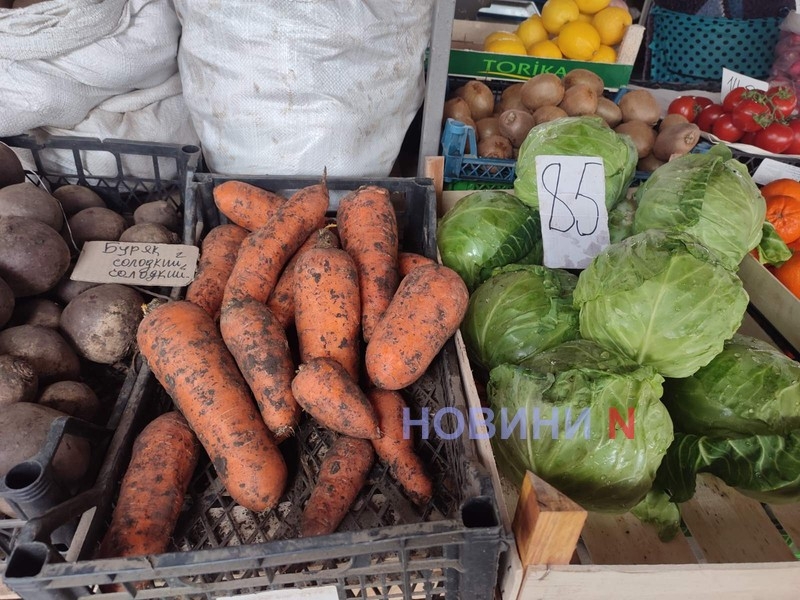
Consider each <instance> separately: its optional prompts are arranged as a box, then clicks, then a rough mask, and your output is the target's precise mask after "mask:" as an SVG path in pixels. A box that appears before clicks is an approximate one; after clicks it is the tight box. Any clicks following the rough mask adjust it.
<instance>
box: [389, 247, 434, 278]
mask: <svg viewBox="0 0 800 600" xmlns="http://www.w3.org/2000/svg"><path fill="white" fill-rule="evenodd" d="M435 264H436V261H435V260H433V259H432V258H428V257H427V256H422V254H417V253H415V252H400V253H399V254H398V255H397V268H398V269H399V270H400V278H401V279H402V278H403V277H405V276H406V275H408V274H409V273H410V272H411V269H416V268H417V267H421V266H422V265H435Z"/></svg>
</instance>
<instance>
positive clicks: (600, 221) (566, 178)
mask: <svg viewBox="0 0 800 600" xmlns="http://www.w3.org/2000/svg"><path fill="white" fill-rule="evenodd" d="M536 185H537V188H538V194H539V214H540V216H541V219H542V242H543V245H544V265H545V266H546V267H552V268H563V269H583V268H585V267H586V266H588V265H589V263H590V262H591V261H592V259H593V258H594V257H595V256H597V255H598V254H599V253H600V251H601V250H603V248H605V247H606V246H608V244H609V234H608V211H607V210H606V202H605V198H606V179H605V170H604V168H603V159H602V158H601V157H599V156H551V155H543V156H537V157H536Z"/></svg>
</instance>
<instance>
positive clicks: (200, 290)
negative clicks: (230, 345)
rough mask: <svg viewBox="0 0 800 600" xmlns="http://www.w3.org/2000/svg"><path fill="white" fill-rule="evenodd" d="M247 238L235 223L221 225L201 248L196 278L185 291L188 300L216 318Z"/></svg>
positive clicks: (243, 229)
mask: <svg viewBox="0 0 800 600" xmlns="http://www.w3.org/2000/svg"><path fill="white" fill-rule="evenodd" d="M246 237H247V230H246V229H245V228H243V227H239V226H238V225H232V224H226V225H220V226H218V227H215V228H214V229H212V230H211V231H209V232H208V235H207V236H206V237H205V239H203V243H202V245H201V247H200V259H199V260H198V261H197V275H196V276H195V278H194V281H192V283H190V284H189V287H188V288H187V289H186V300H188V301H189V302H192V303H194V304H197V306H199V307H200V308H202V309H203V310H205V311H206V312H207V313H208V314H210V315H211V316H213V317H216V315H217V313H218V312H219V307H220V305H221V304H222V294H223V292H224V291H225V283H226V282H227V281H228V277H229V276H230V274H231V271H232V270H233V264H234V263H235V262H236V255H237V254H238V253H239V246H241V244H242V240H244V238H246Z"/></svg>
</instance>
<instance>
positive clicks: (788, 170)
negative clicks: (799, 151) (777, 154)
mask: <svg viewBox="0 0 800 600" xmlns="http://www.w3.org/2000/svg"><path fill="white" fill-rule="evenodd" d="M776 179H796V180H798V181H800V167H796V166H794V165H790V164H787V163H785V162H781V161H779V160H773V159H771V158H765V159H764V160H762V161H761V164H760V165H758V168H757V169H756V170H755V172H754V173H753V181H755V182H756V183H757V184H758V185H766V184H768V183H769V182H770V181H775V180H776Z"/></svg>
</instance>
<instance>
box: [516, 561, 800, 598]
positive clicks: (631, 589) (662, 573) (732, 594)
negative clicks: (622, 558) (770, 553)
mask: <svg viewBox="0 0 800 600" xmlns="http://www.w3.org/2000/svg"><path fill="white" fill-rule="evenodd" d="M799 597H800V562H794V563H764V564H761V565H747V564H735V565H661V566H658V565H629V566H601V565H579V566H576V565H563V566H559V565H554V566H552V567H548V568H546V567H528V568H527V570H526V572H525V579H524V580H523V584H522V590H521V591H520V593H519V595H518V596H515V597H514V598H506V600H564V599H565V598H568V599H569V600H676V599H678V600H699V599H702V600H797V599H798V598H799Z"/></svg>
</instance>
